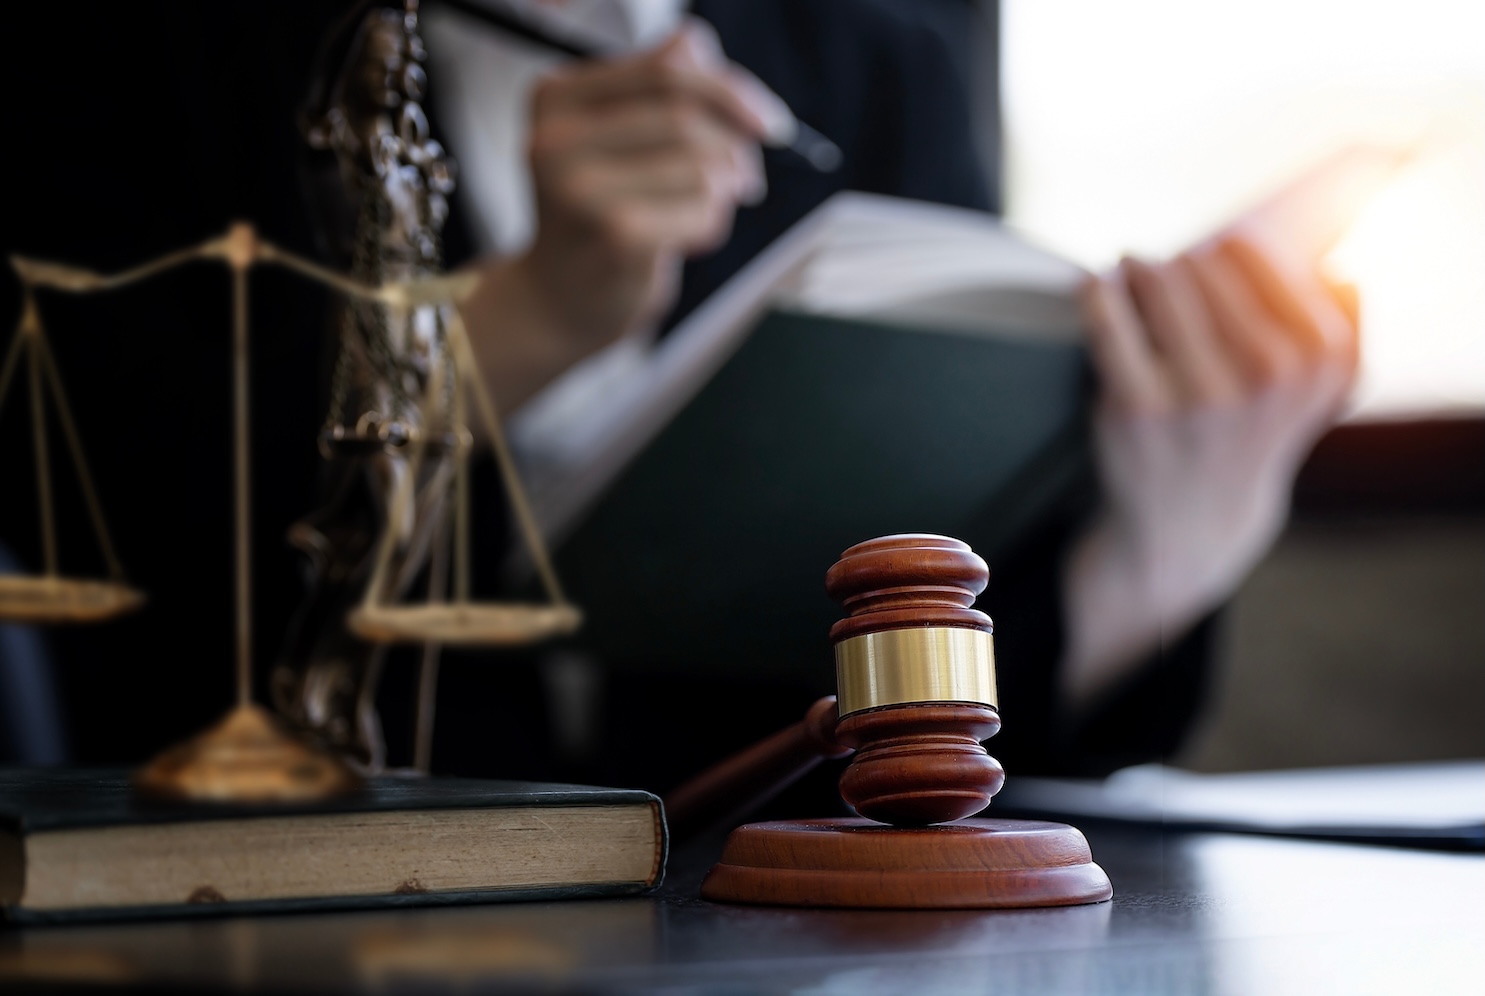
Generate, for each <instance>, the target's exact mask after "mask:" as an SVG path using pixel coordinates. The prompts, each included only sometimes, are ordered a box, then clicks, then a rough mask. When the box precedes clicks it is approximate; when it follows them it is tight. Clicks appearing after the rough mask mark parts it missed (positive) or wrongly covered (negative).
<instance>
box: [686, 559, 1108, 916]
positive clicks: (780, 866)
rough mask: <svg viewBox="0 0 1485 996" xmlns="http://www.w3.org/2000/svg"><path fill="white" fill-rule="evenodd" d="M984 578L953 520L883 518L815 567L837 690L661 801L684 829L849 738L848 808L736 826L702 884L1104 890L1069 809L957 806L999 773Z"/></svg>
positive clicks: (731, 898)
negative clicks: (1024, 813) (915, 526)
mask: <svg viewBox="0 0 1485 996" xmlns="http://www.w3.org/2000/svg"><path fill="white" fill-rule="evenodd" d="M989 581H990V570H989V568H988V567H986V566H985V562H984V561H983V560H981V559H980V558H979V557H977V556H975V554H974V552H973V551H972V550H970V548H969V547H968V546H966V545H965V544H963V543H961V542H959V541H958V540H955V539H950V538H948V537H947V536H930V535H925V534H921V533H912V534H904V535H898V536H884V537H881V538H880V539H874V540H868V541H867V542H865V543H858V544H857V545H856V546H853V547H851V548H850V549H849V550H847V551H846V552H845V553H844V554H842V555H841V559H840V560H839V561H837V562H836V564H835V566H834V567H832V568H830V571H829V573H828V574H827V575H826V578H825V588H826V590H827V591H828V592H829V593H830V595H831V596H832V597H833V598H835V599H836V600H838V601H839V602H840V603H841V604H842V605H843V606H844V607H845V609H846V612H847V613H848V614H847V616H846V618H844V619H842V620H840V621H839V622H837V623H836V624H835V625H834V626H833V627H832V628H831V630H830V639H831V642H832V643H834V644H835V677H836V684H837V689H838V691H839V693H840V694H839V697H838V698H835V697H832V698H824V699H821V700H820V701H819V702H816V703H815V704H814V705H813V706H811V707H810V710H809V712H808V713H807V714H806V715H805V717H804V719H803V720H801V721H800V722H798V723H796V724H794V725H793V726H791V727H789V728H788V729H786V730H783V731H781V732H779V733H776V734H775V735H774V736H772V737H770V738H768V739H767V740H765V741H763V742H762V743H760V744H758V745H757V746H755V747H753V748H751V749H750V750H747V751H744V752H743V753H741V754H738V755H737V756H735V757H732V758H729V759H728V760H726V761H724V762H722V764H720V765H718V766H717V767H716V768H713V769H712V770H711V771H709V772H707V773H706V774H705V775H702V776H701V777H700V778H697V779H696V780H694V781H692V782H690V783H689V784H687V785H684V786H682V787H681V788H680V789H678V790H677V791H676V792H674V793H673V794H672V795H671V796H670V797H669V798H668V799H667V800H666V809H667V812H668V814H669V819H670V821H671V827H672V830H673V831H674V832H675V833H677V834H684V833H686V832H688V831H691V830H695V829H697V828H700V827H703V826H705V825H706V824H707V823H709V822H710V821H711V820H713V819H717V818H720V817H722V816H724V815H728V814H730V813H731V812H733V811H735V808H736V806H737V804H738V803H739V802H751V801H754V800H756V799H757V798H758V797H760V796H766V795H767V794H769V793H770V792H772V791H777V789H778V788H779V787H781V786H782V785H784V784H787V782H788V781H789V780H791V779H792V778H796V777H798V776H799V775H800V774H803V773H804V772H805V771H806V770H808V769H809V767H810V766H811V765H813V764H815V763H816V762H818V761H819V760H820V758H822V757H830V756H843V755H845V754H847V753H850V752H851V751H852V750H854V751H855V752H856V753H855V756H854V757H853V758H852V759H851V763H850V766H849V767H847V768H846V771H845V773H844V774H843V775H842V776H841V779H840V794H841V798H843V799H845V801H846V802H848V803H850V804H851V805H852V806H853V807H854V808H855V810H856V812H857V813H859V814H860V816H859V817H853V818H845V819H842V818H827V819H813V820H783V821H777V822H765V823H750V824H748V825H746V826H741V827H738V828H737V829H735V830H733V831H732V832H731V833H730V834H729V835H728V837H727V842H726V844H725V845H724V846H723V849H722V856H721V860H720V861H718V862H717V864H716V865H714V866H713V867H712V870H711V871H710V872H709V873H708V874H707V876H706V878H705V879H703V881H702V883H701V897H702V898H703V899H708V900H711V901H713V902H726V903H756V904H764V905H773V906H826V907H846V908H876V909H995V908H1015V907H1026V906H1067V905H1073V904H1078V903H1096V902H1102V901H1103V900H1106V899H1108V898H1109V897H1110V896H1112V895H1113V890H1112V887H1111V886H1110V884H1109V878H1108V876H1107V875H1105V874H1104V872H1103V869H1102V868H1099V867H1098V865H1097V864H1095V863H1094V862H1093V856H1092V853H1091V852H1090V851H1089V849H1088V842H1087V840H1086V839H1085V838H1084V837H1083V835H1082V834H1081V833H1079V832H1078V831H1077V829H1075V828H1074V827H1070V826H1067V825H1065V824H1062V823H1043V822H1040V821H1035V820H1030V821H1027V820H1000V819H965V817H969V816H973V815H974V814H975V813H978V812H979V811H980V810H982V809H984V808H985V807H986V806H987V805H989V804H990V798H991V797H992V796H993V795H995V793H996V792H998V791H1000V787H1001V785H1002V784H1003V783H1004V782H1005V772H1004V771H1003V770H1002V769H1001V767H1000V764H999V763H998V762H997V761H996V760H995V759H994V758H992V757H990V756H989V755H988V754H986V753H985V748H983V747H982V746H980V741H981V740H984V739H986V738H988V737H990V736H992V735H993V734H995V732H996V731H997V730H999V729H1000V715H999V712H998V710H997V699H996V693H995V653H994V649H993V646H992V644H991V628H990V618H989V617H988V616H986V615H985V614H984V613H983V612H979V611H976V610H975V609H974V608H972V606H973V605H974V600H975V596H976V595H978V594H979V593H980V592H981V591H984V590H985V586H986V585H987V584H988V583H989ZM863 817H864V818H863ZM883 824H888V825H885V826H884V825H883Z"/></svg>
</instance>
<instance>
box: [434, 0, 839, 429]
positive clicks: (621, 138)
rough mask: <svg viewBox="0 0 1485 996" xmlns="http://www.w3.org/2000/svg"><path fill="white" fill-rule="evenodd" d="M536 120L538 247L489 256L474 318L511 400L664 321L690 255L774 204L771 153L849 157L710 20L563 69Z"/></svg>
mask: <svg viewBox="0 0 1485 996" xmlns="http://www.w3.org/2000/svg"><path fill="white" fill-rule="evenodd" d="M480 9H481V10H483V9H484V8H480ZM530 115H531V117H530V126H529V139H528V143H527V153H528V155H529V159H530V175H531V184H532V190H533V193H534V195H535V202H536V220H537V224H536V236H535V240H534V241H533V243H532V245H531V247H530V248H529V249H528V250H527V251H526V252H525V253H524V254H522V255H521V256H519V257H517V258H515V259H494V260H487V261H484V262H483V263H482V266H483V267H484V269H485V270H486V279H485V280H484V281H483V283H482V285H481V289H480V290H479V291H478V292H477V293H476V295H475V296H474V298H472V299H471V300H470V301H468V302H466V303H465V305H464V307H463V309H462V310H464V311H465V321H466V323H467V324H468V325H469V326H470V328H471V329H472V330H474V332H475V349H476V353H477V355H479V356H480V357H481V366H482V368H484V370H485V373H486V376H487V378H489V379H490V381H491V383H492V384H493V385H494V386H496V388H497V394H499V395H500V396H501V397H503V398H505V399H506V403H507V404H518V403H519V401H520V400H521V399H522V398H523V397H525V396H527V395H529V393H530V391H531V390H532V389H533V388H534V386H537V385H539V384H541V383H544V382H545V381H547V380H549V379H550V378H551V377H552V376H555V375H556V374H557V373H558V372H560V371H561V370H563V369H566V368H567V367H569V366H570V365H571V364H573V363H575V362H577V361H578V360H580V359H582V358H583V357H585V356H587V355H588V354H590V353H593V352H595V351H597V350H599V349H601V348H603V347H604V346H606V345H608V344H610V343H612V342H614V341H615V340H617V339H619V338H621V337H623V336H625V335H628V334H630V333H634V332H643V331H644V330H646V329H649V328H652V327H653V325H654V323H655V321H656V320H657V319H658V318H659V317H660V315H662V314H663V313H664V311H665V310H666V309H667V308H668V307H669V306H670V303H671V302H672V301H673V300H674V297H675V294H676V292H677V290H678V288H679V284H680V269H681V264H682V263H683V262H684V260H685V259H686V257H687V256H690V255H695V254H698V253H703V252H707V251H709V250H712V249H715V248H716V247H718V246H720V245H722V244H723V243H724V242H725V241H726V240H727V238H728V236H729V234H730V233H731V230H732V221H733V217H734V215H735V213H736V211H737V209H738V207H739V206H740V205H746V204H753V203H757V202H758V201H760V200H761V199H762V198H763V196H764V194H765V193H766V189H765V181H764V171H763V161H762V152H761V150H762V147H764V146H787V147H790V148H792V149H794V150H795V151H797V152H798V155H797V156H796V155H794V153H793V152H791V153H790V156H791V158H793V159H794V160H795V161H796V162H799V163H800V164H801V165H808V167H809V168H820V167H821V166H829V165H831V162H830V160H831V159H832V158H834V159H835V160H836V162H838V160H839V150H838V149H836V148H835V146H833V145H831V144H830V143H829V142H828V141H825V140H823V139H816V140H813V141H812V138H815V135H814V133H811V132H809V131H807V130H805V129H804V128H803V127H802V126H801V125H800V124H799V123H798V122H797V121H796V120H795V118H794V116H793V114H792V113H790V111H789V108H788V107H786V106H785V105H784V102H783V101H782V100H780V99H779V98H778V97H777V96H776V95H775V94H774V93H773V92H772V91H770V90H769V89H768V88H767V87H765V86H764V85H763V84H762V83H760V82H759V81H758V80H757V79H756V78H755V77H754V76H752V74H750V73H748V72H747V71H746V70H744V69H742V68H741V67H738V66H736V65H734V64H732V63H730V62H728V61H727V60H726V59H725V57H723V55H722V52H721V48H720V46H719V45H718V44H717V41H716V37H715V35H714V34H713V33H712V31H711V29H710V27H708V26H707V25H705V24H704V23H703V22H700V21H695V20H691V21H688V22H687V23H686V24H685V25H684V26H683V27H682V28H681V29H680V30H679V31H677V32H676V34H675V35H673V36H672V37H671V38H669V39H668V40H667V41H666V42H664V43H663V44H662V45H660V46H659V47H658V48H655V49H653V50H651V51H648V52H643V53H639V54H633V55H616V56H604V57H601V58H591V59H575V60H573V61H572V62H569V63H565V64H563V65H562V66H560V67H559V68H557V69H556V70H554V71H553V72H552V73H550V74H549V75H548V76H546V77H545V78H544V79H543V80H542V81H541V82H540V83H539V84H538V85H537V87H536V90H535V92H534V94H533V96H532V101H531V105H530ZM481 330H484V331H481Z"/></svg>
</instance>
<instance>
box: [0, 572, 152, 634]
mask: <svg viewBox="0 0 1485 996" xmlns="http://www.w3.org/2000/svg"><path fill="white" fill-rule="evenodd" d="M143 604H144V592H142V591H139V590H138V589H136V588H131V587H129V586H128V585H126V584H124V583H123V582H121V581H88V580H84V579H81V578H59V577H48V576H45V575H42V576H37V575H34V574H6V575H0V620H4V621H5V622H20V623H42V624H50V623H89V622H102V621H103V620H105V619H112V618H113V617H114V616H121V615H124V614H125V613H126V612H133V611H134V610H135V609H137V608H139V607H140V606H141V605H143Z"/></svg>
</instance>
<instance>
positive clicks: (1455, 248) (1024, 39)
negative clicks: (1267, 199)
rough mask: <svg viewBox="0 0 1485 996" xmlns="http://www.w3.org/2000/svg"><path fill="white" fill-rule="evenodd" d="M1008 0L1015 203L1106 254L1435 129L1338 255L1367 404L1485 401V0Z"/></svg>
mask: <svg viewBox="0 0 1485 996" xmlns="http://www.w3.org/2000/svg"><path fill="white" fill-rule="evenodd" d="M1003 11H1004V13H1003V18H1004V24H1003V36H1002V37H1003V45H1004V50H1005V63H1004V89H1005V114H1006V138H1007V142H1006V146H1007V168H1008V169H1007V172H1008V177H1007V181H1008V183H1007V186H1008V215H1009V218H1010V220H1011V221H1012V222H1013V223H1015V224H1017V225H1018V226H1020V227H1021V228H1023V229H1025V230H1026V231H1028V232H1029V233H1030V234H1032V235H1033V236H1034V237H1036V238H1038V239H1039V240H1040V241H1041V242H1043V243H1044V244H1046V245H1048V246H1049V247H1051V248H1053V249H1056V250H1058V251H1060V252H1063V253H1065V254H1067V255H1069V256H1071V257H1072V258H1074V259H1076V260H1078V261H1079V262H1082V263H1085V264H1087V265H1091V266H1104V265H1108V264H1109V263H1111V262H1113V261H1114V260H1115V259H1117V258H1118V256H1119V255H1120V254H1121V253H1123V252H1126V251H1130V252H1135V253H1142V254H1149V255H1162V254H1167V253H1171V252H1174V251H1177V250H1179V249H1181V248H1183V247H1185V246H1186V245H1189V244H1190V243H1192V242H1193V241H1195V240H1197V239H1199V238H1201V237H1202V236H1204V235H1206V234H1208V233H1210V232H1212V231H1214V230H1215V229H1217V228H1219V227H1220V226H1221V225H1222V224H1224V223H1225V222H1226V221H1228V220H1229V219H1231V218H1233V217H1235V216H1236V215H1237V214H1238V213H1240V212H1241V211H1242V210H1243V209H1244V208H1245V207H1248V206H1250V205H1252V204H1254V203H1255V202H1257V201H1258V200H1259V199H1260V198H1262V197H1263V196H1265V195H1266V194H1268V193H1270V192H1272V191H1274V190H1276V189H1279V188H1281V187H1282V186H1284V184H1285V183H1286V182H1287V181H1289V180H1291V179H1292V178H1293V177H1295V176H1296V175H1298V174H1299V173H1300V172H1302V171H1303V170H1304V169H1306V168H1307V167H1309V166H1312V165H1313V164H1314V163H1316V162H1317V161H1319V160H1321V159H1323V158H1325V157H1326V156H1328V155H1329V154H1331V153H1333V152H1335V151H1336V150H1338V149H1342V148H1346V147H1348V146H1352V145H1355V144H1357V143H1366V144H1373V145H1375V144H1391V145H1397V144H1406V145H1409V146H1412V145H1415V144H1418V143H1419V142H1420V141H1423V143H1424V151H1423V152H1422V153H1421V154H1420V156H1419V158H1418V160H1417V161H1416V162H1415V163H1414V164H1413V165H1411V166H1409V167H1408V168H1407V169H1406V170H1405V171H1404V172H1403V173H1402V174H1400V175H1399V176H1398V177H1397V179H1395V180H1394V181H1393V182H1392V183H1390V184H1389V185H1388V186H1387V187H1386V188H1385V189H1384V190H1383V191H1382V192H1381V193H1380V194H1378V195H1377V197H1376V198H1375V200H1374V201H1373V202H1372V203H1371V205H1369V207H1368V208H1367V209H1366V210H1365V211H1364V212H1363V213H1362V215H1361V217H1360V218H1359V219H1358V221H1357V222H1356V224H1355V226H1354V227H1353V228H1352V230H1351V232H1350V233H1349V234H1348V236H1347V237H1346V238H1345V240H1344V241H1343V244H1342V246H1341V247H1340V248H1339V249H1338V251H1337V253H1336V254H1335V256H1334V260H1333V262H1334V265H1335V266H1336V267H1337V268H1339V269H1341V270H1343V271H1344V272H1345V273H1346V274H1347V275H1348V277H1350V278H1351V279H1353V280H1355V282H1356V283H1357V284H1358V286H1359V287H1360V289H1361V293H1362V298H1363V334H1364V339H1365V349H1366V352H1365V359H1364V365H1363V376H1362V382H1361V385H1360V389H1359V391H1358V394H1357V402H1358V404H1359V412H1360V415H1361V416H1362V417H1375V416H1384V415H1403V414H1418V413H1429V412H1438V411H1440V410H1448V409H1453V408H1458V407H1465V408H1470V409H1473V410H1476V411H1478V410H1481V409H1485V3H1477V2H1472V0H1453V2H1447V0H1414V2H1412V3H1409V4H1406V5H1398V4H1396V3H1392V2H1386V3H1382V2H1360V0H1247V2H1244V3H1241V4H1239V3H1233V2H1228V3H1220V4H1219V3H1190V2H1185V0H1124V2H1121V3H1117V4H1111V3H1105V2H1099V0H1003ZM1425 140H1426V141H1425Z"/></svg>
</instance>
